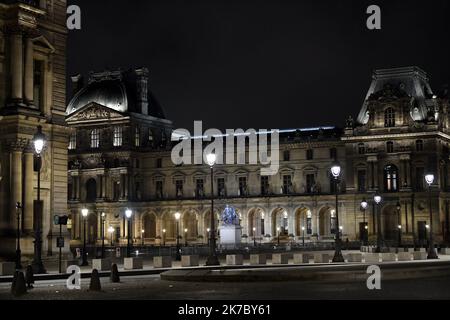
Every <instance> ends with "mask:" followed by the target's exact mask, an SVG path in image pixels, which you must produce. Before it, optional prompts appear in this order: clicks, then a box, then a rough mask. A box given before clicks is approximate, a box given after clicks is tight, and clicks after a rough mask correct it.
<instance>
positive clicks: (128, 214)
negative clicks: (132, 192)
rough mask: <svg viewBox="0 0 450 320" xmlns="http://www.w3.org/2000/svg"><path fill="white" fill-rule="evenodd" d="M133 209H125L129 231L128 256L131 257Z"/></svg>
mask: <svg viewBox="0 0 450 320" xmlns="http://www.w3.org/2000/svg"><path fill="white" fill-rule="evenodd" d="M132 215H133V211H131V209H127V210H125V216H126V217H127V220H128V232H127V258H129V257H131V216H132Z"/></svg>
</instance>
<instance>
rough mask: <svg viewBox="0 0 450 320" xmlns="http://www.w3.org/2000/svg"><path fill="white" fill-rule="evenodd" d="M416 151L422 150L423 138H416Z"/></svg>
mask: <svg viewBox="0 0 450 320" xmlns="http://www.w3.org/2000/svg"><path fill="white" fill-rule="evenodd" d="M416 151H423V140H416Z"/></svg>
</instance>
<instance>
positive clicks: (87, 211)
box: [81, 208, 89, 266]
mask: <svg viewBox="0 0 450 320" xmlns="http://www.w3.org/2000/svg"><path fill="white" fill-rule="evenodd" d="M88 214H89V210H88V209H86V208H83V209H81V215H82V216H83V256H82V260H81V265H82V266H87V265H88V261H87V252H86V221H87V216H88Z"/></svg>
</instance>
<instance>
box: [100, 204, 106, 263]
mask: <svg viewBox="0 0 450 320" xmlns="http://www.w3.org/2000/svg"><path fill="white" fill-rule="evenodd" d="M100 218H101V222H102V225H101V227H102V255H101V258H102V259H103V258H104V257H105V218H106V214H105V213H104V212H102V214H101V216H100Z"/></svg>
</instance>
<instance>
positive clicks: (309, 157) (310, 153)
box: [306, 149, 313, 160]
mask: <svg viewBox="0 0 450 320" xmlns="http://www.w3.org/2000/svg"><path fill="white" fill-rule="evenodd" d="M312 159H313V149H308V150H306V160H312Z"/></svg>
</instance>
